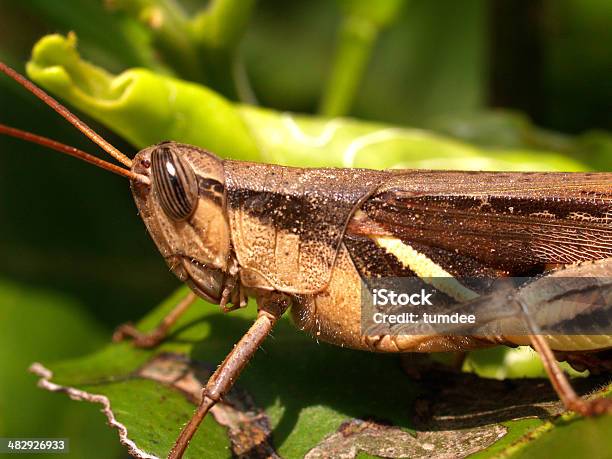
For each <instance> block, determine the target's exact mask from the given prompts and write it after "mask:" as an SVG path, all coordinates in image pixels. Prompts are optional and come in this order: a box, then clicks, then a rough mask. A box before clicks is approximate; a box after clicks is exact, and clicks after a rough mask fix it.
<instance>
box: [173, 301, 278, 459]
mask: <svg viewBox="0 0 612 459" xmlns="http://www.w3.org/2000/svg"><path fill="white" fill-rule="evenodd" d="M258 304H259V310H258V312H257V319H256V320H255V323H253V325H251V328H249V330H248V331H247V332H246V333H245V334H244V336H243V337H242V338H241V339H240V341H239V342H238V344H236V345H235V346H234V348H233V349H232V350H231V352H230V353H229V354H228V355H227V357H225V360H224V361H223V363H222V364H221V365H220V366H219V368H217V370H216V371H215V372H214V373H213V375H212V376H211V377H210V379H209V380H208V382H207V383H206V386H205V387H204V388H203V389H202V401H201V402H200V405H199V406H198V408H197V410H196V412H195V413H194V415H193V417H192V418H191V420H190V421H189V422H188V423H187V425H186V426H185V427H183V430H182V431H181V433H180V435H179V437H178V439H177V440H176V442H175V444H174V446H173V447H172V450H171V451H170V454H169V455H168V458H169V459H178V458H181V457H183V454H184V452H185V450H186V449H187V446H189V442H190V441H191V438H192V437H193V435H194V434H195V433H196V431H197V430H198V427H199V426H200V424H201V423H202V421H203V420H204V417H205V416H206V414H207V413H208V411H209V410H210V409H211V408H212V407H213V405H214V404H215V403H217V402H218V401H219V400H221V399H222V398H223V396H224V395H225V394H226V393H227V392H228V391H229V390H230V389H231V388H232V386H233V385H234V383H235V382H236V380H237V379H238V376H239V375H240V373H241V372H242V370H243V369H244V367H246V365H247V363H248V362H249V360H251V357H253V355H254V354H255V352H256V351H257V349H259V346H260V345H261V343H262V342H263V341H264V339H266V337H267V336H268V334H269V333H270V331H271V330H272V328H273V327H274V324H275V323H276V322H277V321H278V319H279V318H280V317H281V316H282V315H283V313H284V312H285V310H286V309H287V307H288V306H289V299H288V297H286V296H285V295H282V294H277V293H266V294H265V296H264V297H261V298H258Z"/></svg>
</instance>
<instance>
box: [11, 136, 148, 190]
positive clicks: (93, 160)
mask: <svg viewBox="0 0 612 459" xmlns="http://www.w3.org/2000/svg"><path fill="white" fill-rule="evenodd" d="M0 134H6V135H9V136H11V137H16V138H18V139H22V140H26V141H28V142H32V143H36V144H38V145H42V146H43V147H48V148H51V149H53V150H56V151H59V152H61V153H66V154H67V155H70V156H74V157H75V158H79V159H82V160H83V161H86V162H88V163H90V164H93V165H95V166H98V167H101V168H102V169H106V170H107V171H110V172H113V173H115V174H117V175H122V176H123V177H127V178H129V179H131V180H136V181H138V182H141V183H144V184H147V185H150V184H151V181H150V180H149V178H148V177H146V176H144V175H141V174H137V173H135V172H132V171H131V170H129V169H124V168H123V167H121V166H117V165H116V164H112V163H109V162H107V161H104V160H102V159H100V158H97V157H96V156H93V155H90V154H89V153H85V152H84V151H82V150H79V149H78V148H75V147H71V146H69V145H65V144H63V143H60V142H58V141H56V140H52V139H48V138H47V137H42V136H40V135H36V134H32V133H31V132H27V131H22V130H21V129H16V128H14V127H10V126H6V125H4V124H0Z"/></svg>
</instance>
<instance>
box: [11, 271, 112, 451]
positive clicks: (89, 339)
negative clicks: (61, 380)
mask: <svg viewBox="0 0 612 459" xmlns="http://www.w3.org/2000/svg"><path fill="white" fill-rule="evenodd" d="M0 299H1V300H0V361H1V362H2V372H1V373H0V436H2V437H46V438H49V437H63V438H66V437H69V438H70V439H71V444H70V449H71V453H72V455H73V457H89V458H92V459H97V458H99V459H106V458H109V457H114V456H117V454H118V453H119V451H120V446H119V444H118V443H117V442H116V441H113V435H112V432H110V431H109V429H108V428H107V427H106V426H105V425H104V417H103V416H102V415H101V414H100V413H99V412H98V410H97V407H94V406H88V405H84V404H75V403H74V402H72V401H70V400H69V399H67V398H64V397H60V396H56V397H50V396H49V395H48V394H44V393H43V392H42V391H41V390H40V389H38V388H37V387H36V385H35V378H34V376H32V375H30V374H28V373H27V368H28V366H29V365H30V364H31V363H32V361H34V360H55V359H58V358H75V357H78V356H80V355H83V354H87V353H89V352H92V351H93V350H94V349H96V348H99V347H100V346H101V345H102V344H103V343H104V342H105V341H106V340H107V335H108V334H107V333H105V330H104V329H103V328H102V327H100V326H99V325H98V324H97V323H96V322H95V321H94V320H93V319H92V318H91V317H89V316H88V315H87V314H85V313H84V312H83V306H82V305H81V304H78V303H77V302H76V301H74V300H72V299H70V298H67V297H65V296H63V295H58V294H55V293H52V292H49V291H37V290H34V289H33V288H32V287H31V286H25V285H20V284H17V283H14V282H9V281H6V280H4V279H0ZM50 419H52V420H53V422H49V420H50Z"/></svg>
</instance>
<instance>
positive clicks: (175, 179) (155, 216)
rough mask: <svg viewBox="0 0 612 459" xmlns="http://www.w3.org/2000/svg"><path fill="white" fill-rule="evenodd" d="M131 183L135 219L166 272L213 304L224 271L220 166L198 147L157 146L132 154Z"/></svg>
mask: <svg viewBox="0 0 612 459" xmlns="http://www.w3.org/2000/svg"><path fill="white" fill-rule="evenodd" d="M132 171H133V172H135V173H137V174H140V175H145V176H147V177H149V179H150V182H151V183H150V184H146V183H142V182H136V181H132V193H133V195H134V199H135V201H136V205H137V207H138V210H139V212H140V216H141V217H142V219H143V220H144V222H145V225H146V227H147V229H148V231H149V233H150V234H151V237H152V238H153V241H155V244H156V245H157V248H158V249H159V251H160V252H161V254H162V255H163V257H164V259H165V260H166V262H167V263H168V266H170V269H171V270H172V271H173V272H174V274H176V275H177V276H178V278H179V279H181V280H182V281H183V282H186V283H187V284H188V285H189V286H190V287H191V289H192V290H193V291H194V292H196V293H197V294H198V295H199V296H201V297H203V298H204V299H206V300H208V301H211V302H214V303H219V302H220V301H221V297H222V294H223V290H224V286H225V285H226V283H227V282H228V279H229V270H230V266H229V264H230V255H231V248H230V230H229V224H228V220H227V214H226V211H225V178H224V170H223V162H222V161H221V160H220V159H219V158H217V157H216V156H214V155H212V154H211V153H208V152H207V151H204V150H202V149H200V148H197V147H194V146H191V145H185V144H180V143H175V142H162V143H160V144H157V145H154V146H152V147H149V148H145V149H144V150H141V151H140V152H138V154H137V155H136V157H135V158H134V160H133V165H132Z"/></svg>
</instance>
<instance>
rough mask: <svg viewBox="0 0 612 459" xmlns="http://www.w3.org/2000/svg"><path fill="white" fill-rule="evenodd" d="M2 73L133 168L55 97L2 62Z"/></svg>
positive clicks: (130, 162)
mask: <svg viewBox="0 0 612 459" xmlns="http://www.w3.org/2000/svg"><path fill="white" fill-rule="evenodd" d="M0 71H1V72H2V73H4V74H5V75H7V76H8V77H10V78H12V79H13V80H15V81H16V82H17V83H19V84H20V85H21V86H23V87H24V88H25V89H26V90H28V91H29V92H31V93H32V94H34V95H35V96H36V97H38V98H39V99H40V100H42V101H43V102H44V103H45V104H47V105H48V106H49V107H51V108H52V109H53V110H55V111H56V112H57V113H59V114H60V115H61V116H63V117H64V118H65V119H66V120H67V121H68V122H69V123H70V124H72V125H73V126H74V127H76V128H77V129H78V130H79V131H81V132H82V133H83V134H85V135H86V136H87V137H89V138H90V139H91V141H92V142H94V143H96V144H97V145H98V146H100V148H102V149H103V150H104V151H106V152H107V153H108V154H109V155H111V156H112V157H113V158H115V159H116V160H117V161H119V162H120V163H121V164H123V165H124V166H127V167H130V168H131V167H132V160H131V159H130V158H128V157H127V156H125V155H124V154H123V153H121V152H120V151H119V150H117V149H116V148H115V147H113V146H112V145H111V144H110V143H108V142H107V141H106V140H104V139H103V138H102V136H100V135H99V134H98V133H97V132H95V131H94V130H93V129H92V128H90V127H89V126H87V124H85V123H84V122H83V121H81V120H80V119H79V118H78V117H77V116H76V115H74V114H73V113H72V112H70V110H68V109H67V108H66V107H64V106H63V105H62V104H60V103H59V102H58V101H57V100H55V99H54V98H53V97H51V96H50V95H49V94H47V93H46V92H45V91H43V90H42V89H40V88H39V87H38V86H36V85H35V84H34V83H32V82H31V81H30V80H28V79H27V78H26V77H24V76H23V75H21V74H20V73H19V72H17V71H16V70H13V69H12V68H11V67H9V66H8V65H6V64H5V63H3V62H0ZM20 132H23V131H20ZM9 135H10V134H9ZM30 135H33V134H30ZM34 137H37V136H34ZM20 138H25V137H23V136H22V137H20ZM41 138H42V137H41ZM26 140H28V139H26ZM45 140H49V139H45ZM50 142H55V141H53V140H51V141H50ZM37 143H39V142H37ZM41 145H46V146H50V145H49V144H48V143H47V144H42V143H41ZM51 148H54V147H51ZM68 148H72V147H68ZM60 151H64V153H66V151H65V150H60ZM69 154H70V153H69ZM85 154H87V153H85ZM73 156H75V155H73ZM81 158H82V159H85V158H84V157H81ZM86 161H88V160H86ZM89 162H91V161H89Z"/></svg>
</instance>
